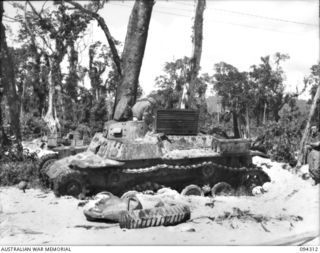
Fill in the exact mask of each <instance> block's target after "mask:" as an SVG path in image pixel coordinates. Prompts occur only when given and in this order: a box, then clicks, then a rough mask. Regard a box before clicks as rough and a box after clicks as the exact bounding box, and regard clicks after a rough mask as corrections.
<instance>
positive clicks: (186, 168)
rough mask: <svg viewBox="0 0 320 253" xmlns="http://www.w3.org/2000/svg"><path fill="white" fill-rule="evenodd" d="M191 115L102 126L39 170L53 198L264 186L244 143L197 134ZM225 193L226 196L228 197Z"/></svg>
mask: <svg viewBox="0 0 320 253" xmlns="http://www.w3.org/2000/svg"><path fill="white" fill-rule="evenodd" d="M198 118H199V114H198V112H197V111H193V110H182V109H178V110H158V111H157V113H156V116H155V120H154V123H153V128H152V131H148V130H149V128H148V126H147V125H146V124H145V121H126V122H115V121H109V122H106V124H105V127H104V131H103V133H96V134H95V136H94V137H93V139H92V141H91V143H90V145H89V147H88V148H87V150H86V151H85V152H82V153H78V154H76V155H73V156H69V157H65V158H63V159H60V160H56V161H54V162H53V163H51V164H50V165H49V166H47V167H46V168H44V170H45V171H44V172H45V174H46V175H47V177H48V178H49V179H50V181H51V184H52V187H53V190H54V193H55V195H56V196H61V195H72V196H75V197H79V196H83V195H89V194H94V193H96V192H99V191H109V192H112V193H113V194H115V195H118V196H121V195H122V194H123V193H125V192H127V191H130V190H135V191H138V192H141V191H147V190H150V191H156V190H158V189H160V188H163V187H170V188H172V189H175V190H177V191H179V192H182V193H183V194H186V195H191V194H195V195H203V194H212V195H215V194H219V193H221V192H224V193H226V192H229V193H230V192H233V191H234V190H235V189H245V191H246V192H249V193H250V192H251V190H252V189H253V187H255V186H261V185H263V183H265V182H268V181H270V178H269V176H268V175H267V174H266V173H265V172H264V171H262V169H261V168H259V167H256V166H255V165H253V164H252V157H251V153H250V140H248V139H232V138H228V139H227V138H222V137H220V136H217V135H209V134H202V133H199V132H198ZM229 193H228V194H229Z"/></svg>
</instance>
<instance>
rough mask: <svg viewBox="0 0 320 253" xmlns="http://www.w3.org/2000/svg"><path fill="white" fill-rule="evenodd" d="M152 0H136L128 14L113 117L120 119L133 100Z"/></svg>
mask: <svg viewBox="0 0 320 253" xmlns="http://www.w3.org/2000/svg"><path fill="white" fill-rule="evenodd" d="M153 5H154V1H153V0H136V1H135V3H134V6H133V9H132V12H131V15H130V19H129V24H128V28H127V35H126V39H125V44H124V49H123V52H122V56H121V66H122V78H121V82H120V84H119V85H118V87H117V93H116V103H115V111H114V115H113V118H114V119H115V120H121V119H122V118H123V117H124V114H125V112H126V110H127V109H128V108H129V107H131V106H132V105H133V104H134V103H135V101H136V96H137V90H138V80H139V75H140V69H141V65H142V60H143V56H144V51H145V47H146V43H147V38H148V30H149V23H150V18H151V14H152V9H153Z"/></svg>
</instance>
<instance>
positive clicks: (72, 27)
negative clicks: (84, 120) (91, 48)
mask: <svg viewBox="0 0 320 253" xmlns="http://www.w3.org/2000/svg"><path fill="white" fill-rule="evenodd" d="M27 3H28V4H29V6H30V7H31V9H32V12H33V16H32V15H30V14H29V16H28V15H27V13H26V19H25V20H26V27H27V30H28V32H29V35H30V37H31V40H32V41H33V44H36V36H35V35H37V37H39V38H40V39H41V40H42V44H44V45H45V47H42V46H40V44H39V43H38V44H37V48H39V49H41V51H42V52H43V54H44V55H46V56H47V59H48V63H49V78H48V83H49V95H48V109H47V113H46V115H45V117H44V120H45V122H46V123H47V125H48V128H49V129H50V132H51V133H56V132H57V131H58V129H59V127H60V123H59V120H58V117H57V113H56V111H57V110H56V103H57V99H58V98H59V97H58V98H57V96H56V87H60V90H61V91H62V90H63V87H62V75H61V69H60V64H61V62H62V60H63V58H64V56H65V54H66V53H67V49H68V48H69V47H70V48H71V51H72V48H73V49H74V41H75V40H77V38H78V37H79V36H80V34H81V33H82V32H83V31H84V29H85V28H86V27H87V24H88V23H89V21H90V19H89V18H88V17H87V16H83V15H80V14H79V13H77V12H72V13H71V14H69V13H68V12H67V10H66V7H65V6H64V4H58V8H57V10H56V11H52V12H51V13H48V12H45V11H43V10H41V12H40V13H39V12H37V10H36V9H35V8H34V6H33V5H32V4H31V2H30V1H27ZM29 18H30V19H32V20H33V21H34V24H33V25H35V26H33V27H32V28H33V30H31V26H30V25H29ZM37 28H38V29H37ZM52 44H53V46H52ZM73 57H75V52H73ZM69 88H70V87H69ZM62 103H63V102H62V101H61V97H60V104H62Z"/></svg>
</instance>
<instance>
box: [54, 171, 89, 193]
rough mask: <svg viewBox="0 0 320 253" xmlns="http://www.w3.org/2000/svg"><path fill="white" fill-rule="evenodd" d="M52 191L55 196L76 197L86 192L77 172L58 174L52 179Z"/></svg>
mask: <svg viewBox="0 0 320 253" xmlns="http://www.w3.org/2000/svg"><path fill="white" fill-rule="evenodd" d="M53 191H54V194H55V195H56V196H57V197H60V196H63V195H69V196H73V197H75V198H78V197H80V194H85V193H86V191H85V184H84V181H83V179H82V176H81V175H80V174H79V173H78V172H71V173H68V174H63V175H60V176H59V177H58V178H57V179H56V180H55V181H54V184H53Z"/></svg>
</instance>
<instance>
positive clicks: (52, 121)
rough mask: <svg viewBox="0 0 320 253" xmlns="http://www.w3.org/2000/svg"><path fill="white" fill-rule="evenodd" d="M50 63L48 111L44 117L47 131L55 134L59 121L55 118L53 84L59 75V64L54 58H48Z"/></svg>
mask: <svg viewBox="0 0 320 253" xmlns="http://www.w3.org/2000/svg"><path fill="white" fill-rule="evenodd" d="M49 62H50V72H49V78H48V83H49V94H48V110H47V113H46V115H45V117H44V121H45V122H46V124H47V126H48V128H49V131H50V133H51V134H56V133H57V132H58V129H59V127H60V124H59V120H58V118H57V117H56V105H55V84H56V80H55V78H57V76H58V75H59V70H58V68H59V62H57V61H56V60H55V59H54V57H49Z"/></svg>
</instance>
